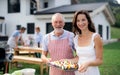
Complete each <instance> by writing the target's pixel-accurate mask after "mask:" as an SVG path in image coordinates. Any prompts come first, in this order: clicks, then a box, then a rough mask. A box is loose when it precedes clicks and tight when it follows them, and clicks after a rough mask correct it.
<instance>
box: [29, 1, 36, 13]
mask: <svg viewBox="0 0 120 75" xmlns="http://www.w3.org/2000/svg"><path fill="white" fill-rule="evenodd" d="M36 10H37V3H36V1H35V0H30V14H34V12H35V11H36Z"/></svg>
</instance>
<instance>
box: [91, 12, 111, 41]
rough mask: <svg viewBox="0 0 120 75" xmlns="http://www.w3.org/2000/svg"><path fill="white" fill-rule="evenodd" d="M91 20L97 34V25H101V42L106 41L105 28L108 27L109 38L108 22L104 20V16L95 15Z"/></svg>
mask: <svg viewBox="0 0 120 75" xmlns="http://www.w3.org/2000/svg"><path fill="white" fill-rule="evenodd" d="M92 20H93V22H94V24H95V28H96V31H97V32H98V25H102V26H103V32H102V33H103V34H102V35H103V37H102V38H103V40H107V37H106V35H107V29H106V27H107V26H109V39H110V38H111V37H110V24H109V22H108V20H107V19H106V17H105V15H104V13H103V12H100V13H98V14H96V15H95V16H94V17H92Z"/></svg>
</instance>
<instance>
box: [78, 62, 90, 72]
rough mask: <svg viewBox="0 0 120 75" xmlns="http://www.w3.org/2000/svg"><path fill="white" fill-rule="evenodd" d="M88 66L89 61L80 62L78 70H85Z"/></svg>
mask: <svg viewBox="0 0 120 75" xmlns="http://www.w3.org/2000/svg"><path fill="white" fill-rule="evenodd" d="M88 66H89V62H85V63H82V64H80V66H79V68H78V71H79V72H85V71H86V70H87V68H88Z"/></svg>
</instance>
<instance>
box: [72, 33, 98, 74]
mask: <svg viewBox="0 0 120 75" xmlns="http://www.w3.org/2000/svg"><path fill="white" fill-rule="evenodd" d="M96 35H97V33H93V35H92V39H91V43H90V45H88V46H84V47H82V46H78V35H76V36H75V38H74V44H75V49H76V54H77V56H78V57H79V60H78V65H79V66H80V64H81V63H84V62H87V61H92V60H95V59H96V55H95V48H94V37H95V36H96ZM75 75H100V73H99V70H98V67H97V66H90V67H88V69H87V71H86V72H84V73H80V72H78V71H76V72H75Z"/></svg>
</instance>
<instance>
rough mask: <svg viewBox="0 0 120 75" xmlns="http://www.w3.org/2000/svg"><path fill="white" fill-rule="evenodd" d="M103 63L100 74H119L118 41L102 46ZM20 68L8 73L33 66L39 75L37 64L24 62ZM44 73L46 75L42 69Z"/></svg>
mask: <svg viewBox="0 0 120 75" xmlns="http://www.w3.org/2000/svg"><path fill="white" fill-rule="evenodd" d="M103 58H104V63H103V65H101V66H100V67H99V68H100V73H101V75H120V72H119V71H120V42H115V43H111V44H108V45H105V46H104V56H103ZM22 64H23V67H22V68H15V67H14V68H12V69H10V73H12V72H14V71H15V70H21V69H23V68H34V69H36V74H35V75H39V72H40V71H39V65H33V64H26V63H22ZM44 75H48V73H46V72H45V71H44Z"/></svg>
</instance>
